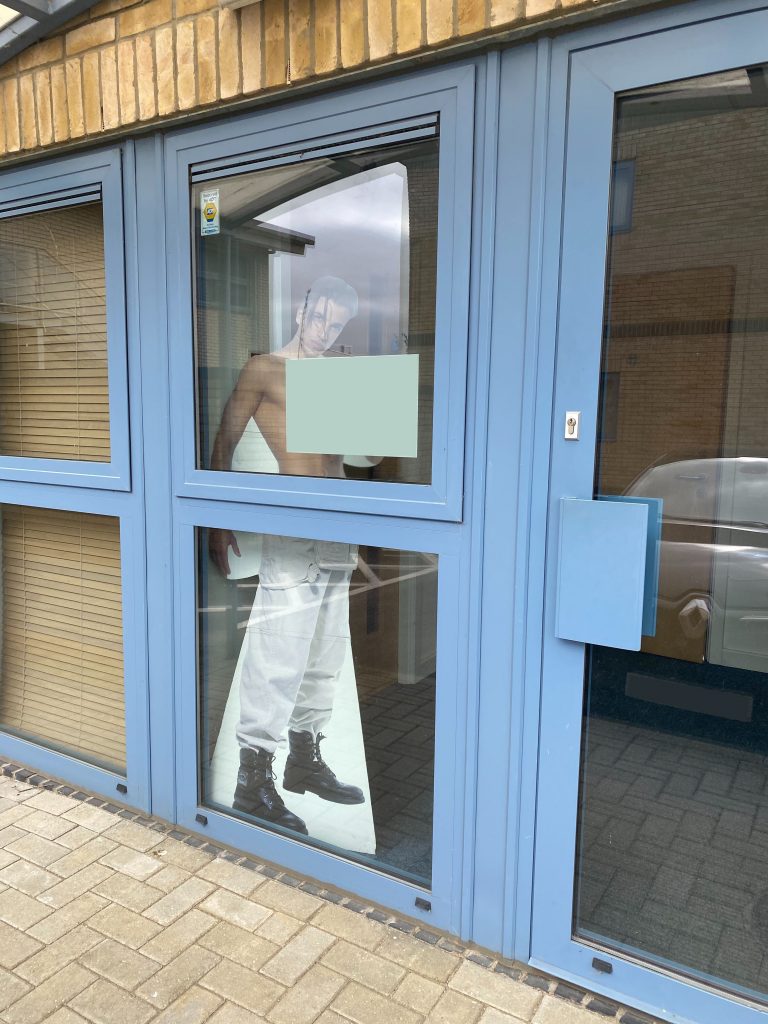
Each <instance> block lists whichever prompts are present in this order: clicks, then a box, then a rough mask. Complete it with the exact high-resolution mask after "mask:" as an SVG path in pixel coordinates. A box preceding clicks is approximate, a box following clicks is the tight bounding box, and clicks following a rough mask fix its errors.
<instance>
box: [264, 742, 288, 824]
mask: <svg viewBox="0 0 768 1024" xmlns="http://www.w3.org/2000/svg"><path fill="white" fill-rule="evenodd" d="M266 762H267V764H266V768H265V769H264V776H265V787H268V788H269V797H270V800H271V801H272V803H273V805H274V806H275V807H278V808H280V809H281V810H284V809H285V801H284V800H283V798H282V797H281V796H280V794H279V793H278V791H277V788H276V786H275V779H276V778H277V775H275V769H274V764H275V755H274V754H272V755H271V757H267V758H266Z"/></svg>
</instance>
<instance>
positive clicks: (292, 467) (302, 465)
mask: <svg viewBox="0 0 768 1024" xmlns="http://www.w3.org/2000/svg"><path fill="white" fill-rule="evenodd" d="M286 361H287V360H286V359H285V358H284V357H282V356H280V355H260V356H252V357H251V359H250V361H249V363H248V365H247V368H246V375H247V380H248V387H249V390H250V391H251V392H252V394H253V410H252V418H253V420H254V421H255V423H256V426H257V427H258V428H259V430H260V431H261V433H262V436H263V437H264V440H265V441H266V442H267V445H268V446H269V449H270V451H271V452H272V454H273V455H274V457H275V458H276V459H277V464H278V467H279V471H280V473H284V474H286V475H289V476H325V477H329V476H332V477H341V476H343V475H344V469H343V465H342V456H341V455H312V454H308V453H304V452H289V451H288V449H287V444H286V426H285V399H286V395H285V364H286ZM323 408H324V402H323V396H322V395H318V396H317V399H316V407H315V408H314V409H309V410H306V413H307V415H316V416H318V417H320V416H322V415H323Z"/></svg>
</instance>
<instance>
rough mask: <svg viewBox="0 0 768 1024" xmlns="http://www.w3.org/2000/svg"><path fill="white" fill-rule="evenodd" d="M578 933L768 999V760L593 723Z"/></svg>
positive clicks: (726, 748) (651, 732)
mask: <svg viewBox="0 0 768 1024" xmlns="http://www.w3.org/2000/svg"><path fill="white" fill-rule="evenodd" d="M589 729H590V738H589V758H588V768H587V775H586V780H585V781H586V794H587V798H586V801H585V803H584V805H583V809H584V817H583V825H584V834H583V840H582V851H583V862H582V879H583V881H582V886H581V893H580V903H579V907H580V924H581V927H582V928H583V929H584V930H585V931H587V932H591V933H594V934H596V935H598V936H604V937H609V938H610V939H612V940H614V941H616V942H620V943H625V944H627V945H629V946H632V947H634V948H636V949H639V950H641V951H647V952H648V953H651V954H652V955H655V956H657V957H659V958H661V959H664V960H667V961H671V962H673V963H677V964H682V965H684V966H685V967H688V968H692V969H693V970H696V971H700V972H702V973H704V974H708V975H711V976H713V977H714V978H715V979H723V980H725V981H726V983H727V982H730V983H731V984H733V985H734V986H742V987H744V988H747V989H750V990H752V991H758V992H762V993H765V992H768V952H766V942H767V941H768V758H766V757H765V756H763V755H762V754H760V753H756V752H751V751H747V750H744V749H740V748H738V747H729V746H726V745H724V744H723V743H715V742H711V741H709V740H704V739H699V738H697V737H695V736H690V735H689V736H686V735H681V734H678V735H675V734H673V733H671V732H661V731H660V730H654V729H649V728H643V727H639V726H633V725H628V724H626V723H624V722H618V721H611V720H610V719H601V718H597V717H593V718H591V719H590V725H589Z"/></svg>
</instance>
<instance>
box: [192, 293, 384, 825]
mask: <svg viewBox="0 0 768 1024" xmlns="http://www.w3.org/2000/svg"><path fill="white" fill-rule="evenodd" d="M357 309H358V300H357V293H356V292H355V291H354V289H353V288H351V287H350V286H349V285H348V284H347V283H346V282H344V281H342V280H341V279H340V278H336V277H321V278H318V280H316V281H315V282H314V283H313V284H312V286H311V287H310V289H309V291H308V292H307V295H306V298H305V301H304V305H303V307H302V308H300V309H299V311H298V312H297V314H296V333H295V334H294V336H293V338H291V340H290V342H288V344H287V345H286V346H285V347H284V348H282V349H281V350H280V351H279V352H275V353H273V354H270V355H257V356H252V357H251V358H250V359H249V360H248V362H247V363H246V365H245V366H244V367H243V370H242V372H241V373H240V376H239V378H238V381H237V384H236V385H235V388H234V390H233V392H232V394H231V396H230V398H229V400H228V401H227V404H226V406H225V408H224V412H223V414H222V418H221V424H220V426H219V430H218V433H217V435H216V439H215V441H214V445H213V451H212V454H211V469H215V470H229V469H231V468H232V457H233V455H234V451H235V448H236V447H237V444H238V442H239V441H240V438H241V437H242V435H243V432H244V430H245V428H246V426H247V425H248V423H249V421H250V420H251V418H253V420H254V421H255V423H256V425H257V426H258V428H259V430H260V431H261V433H262V435H263V437H264V440H265V441H266V443H267V445H268V446H269V448H270V451H271V452H272V454H273V455H274V457H275V459H276V460H277V464H278V469H279V472H280V473H284V474H286V475H296V476H313V477H329V476H332V477H341V476H343V475H344V469H343V464H342V456H340V455H316V454H304V453H300V452H289V451H288V450H287V447H286V423H285V361H286V360H287V359H303V358H318V357H322V356H324V355H325V353H326V352H327V350H328V349H329V348H330V347H331V346H332V345H333V344H334V342H335V341H336V339H337V338H338V337H339V335H340V334H341V332H342V331H343V329H344V327H345V326H346V324H347V323H348V322H349V321H350V320H351V319H352V317H354V316H356V315H357ZM319 412H320V410H319ZM230 547H231V548H232V550H233V552H234V553H235V554H236V555H238V556H239V554H240V550H239V547H238V544H237V539H236V537H235V535H234V533H232V532H231V531H230V530H221V529H211V530H210V531H209V551H210V555H211V558H212V560H213V562H214V564H215V565H216V567H217V568H218V570H219V572H221V573H222V575H223V576H225V577H226V576H229V572H230V567H229V548H230ZM356 562H357V551H356V548H355V547H354V546H353V545H349V544H339V543H331V542H323V541H312V540H304V539H300V538H294V537H274V536H265V537H264V538H263V542H262V559H261V566H260V572H259V587H258V589H257V591H256V597H255V599H254V604H253V609H252V611H251V616H250V619H249V622H248V628H247V630H246V636H245V639H244V641H243V643H244V644H246V651H245V657H244V659H243V671H242V676H241V682H240V720H239V722H238V726H237V739H238V743H239V745H240V770H239V772H238V776H237V786H236V789H235V796H234V802H233V806H234V808H235V809H236V810H239V811H243V812H245V813H246V814H252V815H254V816H256V817H259V818H263V819H265V820H267V821H270V822H272V823H273V824H277V825H281V826H282V827H283V828H288V829H291V830H293V831H295V832H301V833H303V834H305V835H306V834H307V828H306V825H305V823H304V822H303V821H302V820H301V818H299V817H298V816H297V815H295V814H293V813H291V811H289V810H288V809H287V808H286V806H285V803H284V802H283V800H282V798H281V796H280V794H279V793H278V792H277V790H276V789H275V784H274V773H273V771H272V761H273V759H274V754H275V750H276V748H277V744H278V742H279V740H280V738H281V736H282V735H283V733H284V731H285V729H286V727H287V728H288V740H289V745H290V753H289V755H288V758H287V760H286V765H285V774H284V777H283V788H284V789H287V790H290V791H292V792H297V793H304V792H306V791H309V792H311V793H315V794H316V795H317V796H319V797H321V798H322V799H324V800H331V801H333V802H334V803H343V804H357V803H362V802H363V800H364V799H365V798H364V796H363V792H362V790H361V789H359V788H358V787H357V786H352V785H349V784H347V783H344V782H340V781H339V780H338V779H337V778H336V776H335V775H334V773H333V772H332V771H331V769H330V768H329V767H328V765H326V764H325V762H324V761H323V759H322V757H321V755H320V741H321V739H322V738H323V734H322V728H323V727H324V726H325V725H326V724H327V722H328V721H329V720H330V717H331V712H332V709H333V697H334V691H335V686H336V682H337V680H338V677H339V674H340V672H341V669H342V666H343V663H344V658H345V656H346V649H347V645H348V643H349V581H350V578H351V575H352V571H353V569H354V568H355V565H356Z"/></svg>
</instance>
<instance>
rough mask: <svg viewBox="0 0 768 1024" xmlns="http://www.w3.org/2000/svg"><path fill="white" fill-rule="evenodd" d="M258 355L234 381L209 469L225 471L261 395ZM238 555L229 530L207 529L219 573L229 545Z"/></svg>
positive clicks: (226, 570) (223, 572)
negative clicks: (235, 381) (235, 382)
mask: <svg viewBox="0 0 768 1024" xmlns="http://www.w3.org/2000/svg"><path fill="white" fill-rule="evenodd" d="M260 369H261V367H260V364H259V357H258V356H252V357H251V358H250V359H249V360H248V362H247V363H246V364H245V366H244V367H243V369H242V370H241V372H240V376H239V377H238V379H237V384H235V388H234V390H233V392H232V394H231V395H230V396H229V399H228V401H227V404H226V405H225V406H224V412H223V413H222V415H221V423H220V424H219V429H218V431H217V432H216V439H215V440H214V442H213V450H212V452H211V467H210V468H211V469H216V470H224V471H228V470H230V469H231V468H232V456H233V455H234V453H235V448H237V445H238V442H239V441H240V438H241V437H242V436H243V431H244V430H245V428H246V427H247V426H248V421H249V420H250V419H251V417H252V416H254V415H255V413H256V411H257V409H258V408H259V406H260V405H261V401H262V399H263V397H264V390H263V385H262V384H261V382H260V381H259V377H260ZM230 547H231V548H232V550H233V552H234V553H235V554H236V555H237V556H238V557H239V556H240V548H239V547H238V544H237V539H236V537H235V535H234V533H232V531H231V530H222V529H218V528H212V529H210V530H209V531H208V552H209V554H210V556H211V559H212V560H213V563H214V565H215V566H216V568H217V569H218V570H219V572H220V573H221V575H222V576H229V548H230Z"/></svg>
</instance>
